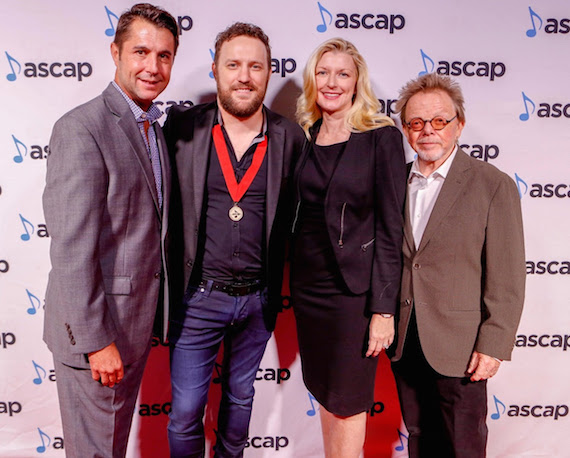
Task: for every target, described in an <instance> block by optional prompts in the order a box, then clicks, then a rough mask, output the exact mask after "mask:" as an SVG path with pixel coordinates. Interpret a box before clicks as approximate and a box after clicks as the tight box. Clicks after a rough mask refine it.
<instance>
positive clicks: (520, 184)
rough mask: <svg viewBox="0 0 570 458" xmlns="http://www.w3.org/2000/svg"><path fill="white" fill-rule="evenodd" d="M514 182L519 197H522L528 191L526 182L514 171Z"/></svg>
mask: <svg viewBox="0 0 570 458" xmlns="http://www.w3.org/2000/svg"><path fill="white" fill-rule="evenodd" d="M515 183H516V184H517V189H518V190H519V197H520V198H521V199H522V198H523V195H525V194H526V193H527V191H528V184H526V182H525V181H524V180H523V179H522V178H521V177H519V176H518V174H516V173H515ZM523 186H524V192H522V187H523Z"/></svg>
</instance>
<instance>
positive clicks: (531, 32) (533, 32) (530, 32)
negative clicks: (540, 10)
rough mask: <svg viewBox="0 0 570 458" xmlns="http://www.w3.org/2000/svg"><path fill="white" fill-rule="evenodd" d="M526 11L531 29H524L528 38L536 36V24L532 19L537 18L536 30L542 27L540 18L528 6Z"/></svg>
mask: <svg viewBox="0 0 570 458" xmlns="http://www.w3.org/2000/svg"><path fill="white" fill-rule="evenodd" d="M528 11H529V13H530V22H531V23H532V29H528V30H527V31H526V36H527V37H529V38H532V37H536V24H535V23H534V19H535V18H536V19H538V20H539V22H540V24H539V25H538V30H540V29H542V18H541V17H540V16H539V15H538V14H536V13H535V12H534V11H533V10H532V8H531V7H530V6H529V7H528Z"/></svg>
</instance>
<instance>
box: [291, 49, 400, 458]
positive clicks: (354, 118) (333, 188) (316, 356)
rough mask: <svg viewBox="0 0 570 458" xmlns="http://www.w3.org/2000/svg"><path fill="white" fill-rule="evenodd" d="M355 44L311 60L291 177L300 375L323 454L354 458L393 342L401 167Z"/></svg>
mask: <svg viewBox="0 0 570 458" xmlns="http://www.w3.org/2000/svg"><path fill="white" fill-rule="evenodd" d="M378 111H379V103H378V100H377V98H376V97H375V96H374V94H373V92H372V89H371V87H370V80H369V76H368V69H367V67H366V63H365V62H364V59H363V58H362V56H361V55H360V53H359V52H358V50H357V49H356V48H355V46H354V45H353V44H352V43H350V42H348V41H346V40H343V39H340V38H333V39H331V40H328V41H326V42H325V43H323V44H322V45H320V46H319V47H318V48H317V49H316V50H315V51H314V53H313V54H312V56H311V57H310V59H309V61H308V63H307V66H306V68H305V73H304V88H303V94H302V95H301V96H300V97H299V100H298V102H297V119H298V122H299V123H300V124H301V126H302V127H303V129H304V131H305V133H306V135H307V138H308V139H309V141H308V142H307V144H306V147H305V148H304V150H303V152H302V154H301V156H300V158H299V161H298V164H297V167H296V170H295V175H294V186H295V189H296V196H297V202H296V214H295V221H294V223H293V233H294V238H293V240H294V245H293V258H292V270H291V296H292V300H293V307H294V310H295V317H296V320H297V331H298V336H299V348H300V353H301V361H302V366H303V378H304V381H305V384H306V386H307V388H308V389H309V391H310V392H311V393H312V395H313V396H314V397H315V398H316V400H317V401H318V402H319V404H320V405H321V408H320V416H321V424H322V430H323V439H324V448H325V454H326V456H327V457H347V458H348V457H350V458H352V457H358V456H359V454H360V451H361V450H362V447H363V445H364V439H365V433H366V410H367V409H369V408H370V407H371V405H372V403H373V395H374V377H375V373H376V365H377V356H378V355H379V354H380V352H381V351H382V350H383V349H386V348H388V347H389V346H390V345H391V344H392V342H393V340H394V312H395V310H396V301H397V296H398V290H399V285H400V271H401V254H400V253H401V247H402V225H403V220H402V210H403V202H404V193H405V185H406V170H405V163H404V151H403V146H402V136H401V134H400V132H399V131H398V129H396V128H395V127H394V122H393V121H392V120H391V119H390V118H387V117H385V116H381V115H379V114H378Z"/></svg>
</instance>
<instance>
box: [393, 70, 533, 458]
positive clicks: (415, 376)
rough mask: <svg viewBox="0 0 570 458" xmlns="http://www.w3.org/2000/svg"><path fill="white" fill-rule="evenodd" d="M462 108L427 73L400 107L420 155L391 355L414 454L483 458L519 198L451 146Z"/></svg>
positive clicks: (520, 252)
mask: <svg viewBox="0 0 570 458" xmlns="http://www.w3.org/2000/svg"><path fill="white" fill-rule="evenodd" d="M463 104H464V100H463V95H462V93H461V89H460V88H459V85H458V84H457V83H455V82H454V81H453V80H452V79H451V78H449V77H446V76H441V75H437V74H433V73H432V74H426V75H423V76H421V77H419V78H417V79H416V80H413V81H410V82H409V83H408V84H406V85H405V86H404V88H403V89H402V91H401V94H400V99H399V101H398V103H397V110H398V111H399V112H400V117H401V120H402V125H403V130H404V134H405V136H406V138H407V139H408V142H409V143H410V145H411V146H412V148H413V149H414V150H415V151H416V153H417V158H416V160H415V161H414V162H413V163H412V164H411V167H410V170H409V176H408V193H407V200H406V208H405V226H404V244H403V258H404V270H403V276H402V288H401V303H400V304H401V305H400V310H399V314H398V325H397V334H398V337H397V344H396V345H395V350H394V355H393V358H392V361H393V369H394V374H395V377H396V383H397V387H398V394H399V397H400V404H401V408H402V414H403V417H404V421H405V423H406V427H407V429H408V432H409V437H408V449H409V456H410V457H434V456H437V457H438V458H442V457H484V456H485V448H486V443H487V426H486V424H485V418H486V415H487V387H486V380H487V379H489V378H491V377H493V376H494V375H495V374H496V373H497V370H498V369H499V365H500V364H501V361H503V360H508V359H510V357H511V352H512V349H513V346H514V341H515V335H516V330H517V326H518V323H519V320H520V316H521V312H522V307H523V301H524V285H525V257H524V239H523V227H522V217H521V207H520V199H519V195H518V191H517V188H516V185H515V184H514V182H513V180H512V179H511V178H510V177H508V176H507V175H506V174H504V173H503V172H501V171H499V170H498V169H496V168H495V167H494V166H492V165H489V164H487V163H486V162H483V161H478V160H476V159H474V158H472V157H470V156H468V155H467V154H465V152H464V151H462V150H461V148H459V146H458V140H459V136H460V135H461V131H462V130H463V127H464V126H465V112H464V108H463Z"/></svg>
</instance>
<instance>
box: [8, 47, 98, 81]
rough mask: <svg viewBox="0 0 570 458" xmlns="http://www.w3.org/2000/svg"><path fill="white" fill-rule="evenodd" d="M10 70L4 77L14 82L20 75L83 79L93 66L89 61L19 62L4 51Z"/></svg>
mask: <svg viewBox="0 0 570 458" xmlns="http://www.w3.org/2000/svg"><path fill="white" fill-rule="evenodd" d="M5 54H6V59H7V60H8V65H9V66H10V72H9V73H7V74H6V79H7V80H8V81H10V82H14V81H16V80H17V79H18V77H19V76H20V75H23V76H24V77H26V78H48V77H52V78H61V77H64V78H77V81H80V82H81V81H83V79H84V78H88V77H90V76H91V75H92V74H93V66H92V65H91V64H90V63H89V62H77V63H73V62H24V63H23V64H21V63H20V62H19V61H18V60H17V59H16V58H14V57H13V56H11V55H10V54H8V51H5Z"/></svg>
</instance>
